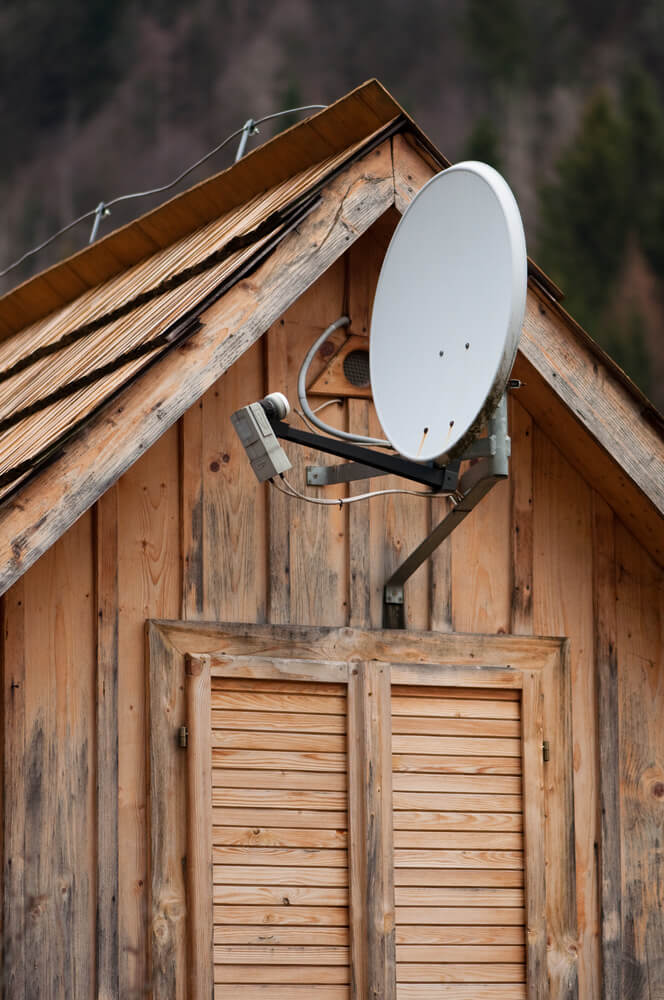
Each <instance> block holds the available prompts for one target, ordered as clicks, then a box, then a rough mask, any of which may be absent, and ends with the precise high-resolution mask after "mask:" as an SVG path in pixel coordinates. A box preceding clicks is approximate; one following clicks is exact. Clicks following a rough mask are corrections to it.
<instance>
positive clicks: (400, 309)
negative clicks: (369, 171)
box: [369, 161, 527, 462]
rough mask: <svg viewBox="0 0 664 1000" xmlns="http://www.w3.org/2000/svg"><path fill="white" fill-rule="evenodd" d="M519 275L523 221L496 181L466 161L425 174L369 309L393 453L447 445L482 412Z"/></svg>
mask: <svg viewBox="0 0 664 1000" xmlns="http://www.w3.org/2000/svg"><path fill="white" fill-rule="evenodd" d="M526 286H527V258H526V241H525V237H524V233H523V224H522V222H521V216H520V214H519V209H518V207H517V204H516V201H515V198H514V195H513V194H512V192H511V190H510V188H509V186H508V185H507V182H506V181H505V180H504V179H503V178H502V177H501V176H500V174H499V173H497V171H495V170H494V169H493V168H492V167H489V166H487V164H485V163H476V162H474V161H468V162H465V163H458V164H456V165H455V166H453V167H449V168H448V169H447V170H444V171H443V172H442V173H439V174H436V176H435V177H432V179H431V180H430V181H428V182H427V183H426V184H425V185H424V187H423V188H422V189H421V190H420V191H419V192H418V193H417V195H416V196H415V198H414V199H413V201H412V202H411V204H410V206H409V207H408V209H407V210H406V212H405V213H404V215H403V218H402V219H401V221H400V222H399V225H398V226H397V228H396V230H395V232H394V235H393V237H392V240H391V242H390V245H389V247H388V250H387V254H386V256H385V261H384V263H383V267H382V269H381V273H380V277H379V279H378V287H377V289H376V297H375V300H374V307H373V314H372V319H371V338H370V344H369V363H370V370H371V385H372V389H373V398H374V403H375V406H376V410H377V412H378V417H379V419H380V422H381V424H382V426H383V430H384V431H385V434H386V436H387V437H388V439H389V440H390V441H391V442H392V444H393V446H394V448H395V449H396V450H397V451H398V452H400V453H401V454H402V455H403V456H405V457H406V458H410V459H412V460H414V461H421V462H424V461H431V460H435V459H438V458H440V457H441V456H443V455H447V456H449V457H454V456H455V455H458V454H460V453H461V452H462V451H463V450H464V449H465V448H466V447H467V445H468V443H469V442H470V441H471V440H472V438H474V437H475V436H476V435H477V433H478V432H479V430H480V428H481V426H482V424H483V423H484V422H485V420H486V418H487V417H488V416H490V415H491V414H492V413H493V411H494V410H495V408H496V406H497V404H498V402H499V400H500V398H501V396H502V395H503V393H504V391H505V388H506V385H507V380H508V378H509V375H510V372H511V370H512V365H513V364H514V358H515V356H516V350H517V345H518V342H519V337H520V334H521V326H522V324H523V316H524V312H525V305H526Z"/></svg>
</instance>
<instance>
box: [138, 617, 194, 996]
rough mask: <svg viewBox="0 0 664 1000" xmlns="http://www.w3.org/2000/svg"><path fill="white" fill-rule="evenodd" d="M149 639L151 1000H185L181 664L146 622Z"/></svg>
mask: <svg viewBox="0 0 664 1000" xmlns="http://www.w3.org/2000/svg"><path fill="white" fill-rule="evenodd" d="M147 641H148V657H149V674H148V683H149V686H148V692H147V697H148V710H149V714H148V718H147V720H146V721H147V732H148V733H149V740H150V743H149V754H150V768H149V781H150V786H149V796H150V799H149V800H150V819H151V822H150V839H151V856H152V865H151V872H152V887H151V888H152V892H151V896H152V915H151V936H152V940H151V954H152V989H153V993H154V997H155V1000H166V998H177V1000H185V998H186V997H187V996H188V986H187V978H188V977H187V936H186V920H185V914H186V886H185V881H184V873H183V869H182V863H181V859H182V858H183V857H184V856H185V855H186V821H185V817H186V814H187V801H186V766H187V763H186V755H185V753H184V752H183V751H181V750H179V749H178V747H177V744H176V740H175V734H176V731H177V728H178V726H180V725H182V724H184V721H185V697H184V683H183V676H182V675H183V672H184V664H183V660H182V658H181V657H180V656H179V655H177V654H176V653H175V651H174V650H173V648H172V647H171V646H170V645H169V644H168V643H167V642H166V641H165V640H164V637H163V635H162V633H161V632H160V630H159V628H158V627H157V626H155V625H152V624H149V625H148V632H147Z"/></svg>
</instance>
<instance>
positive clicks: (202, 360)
mask: <svg viewBox="0 0 664 1000" xmlns="http://www.w3.org/2000/svg"><path fill="white" fill-rule="evenodd" d="M392 200H393V180H392V162H391V155H390V146H389V142H388V143H387V145H385V148H384V152H383V153H381V155H378V156H377V155H375V154H374V155H372V156H371V157H369V158H367V159H366V160H363V161H362V162H359V163H357V164H354V165H352V166H351V167H349V168H348V170H347V171H345V172H344V173H343V174H341V175H340V176H339V177H338V178H337V179H336V180H334V181H333V182H332V183H331V184H330V185H329V187H328V188H326V189H325V191H324V192H323V194H322V200H321V204H320V205H319V206H318V207H317V208H316V209H315V210H314V211H313V212H312V213H311V214H310V215H309V216H308V217H307V219H305V220H304V222H303V223H302V224H301V225H300V226H299V227H298V230H297V232H293V233H292V234H291V235H290V236H288V237H287V238H286V239H285V240H284V241H283V242H282V243H281V244H280V245H279V246H278V247H277V248H276V250H275V251H274V252H273V253H272V254H271V256H270V257H269V258H268V259H267V260H266V261H265V262H264V263H263V264H262V265H261V267H260V268H259V269H258V271H257V272H256V275H254V277H253V278H252V280H251V282H240V283H238V284H237V285H236V286H235V287H234V288H232V289H231V290H230V291H229V292H228V293H227V294H226V295H225V296H223V298H222V300H221V301H220V302H219V303H217V304H216V305H214V306H212V307H211V308H210V309H209V310H208V311H207V312H206V313H205V314H204V316H203V317H202V326H201V329H200V331H198V332H197V333H195V334H194V335H193V336H192V337H191V338H190V339H189V340H188V341H187V342H186V344H185V345H183V346H181V347H178V348H175V349H174V350H172V351H170V352H169V353H168V354H167V355H166V356H164V357H163V358H162V359H160V360H159V361H158V362H156V363H155V365H154V366H153V367H152V368H151V370H150V371H149V372H148V373H146V375H144V376H142V377H141V378H139V379H137V381H136V382H135V383H133V384H132V385H131V386H130V387H129V388H127V389H126V390H124V391H123V392H122V393H121V396H120V397H118V399H117V400H116V401H115V402H114V403H113V404H111V405H109V406H108V407H107V408H106V409H105V410H104V412H103V414H102V415H100V417H99V418H97V419H96V420H94V421H93V422H92V423H91V424H90V425H89V426H88V427H87V428H86V429H85V430H84V431H82V432H81V433H80V434H78V435H77V436H76V437H75V439H72V441H71V442H70V443H69V444H67V445H66V446H65V447H64V448H63V451H62V455H61V457H60V458H58V459H57V460H55V461H54V462H53V463H52V464H51V465H50V466H49V467H48V468H47V469H44V470H43V471H42V472H41V473H39V474H38V475H37V476H35V478H34V480H32V482H31V483H30V484H28V485H26V486H25V487H24V489H23V491H22V495H21V496H22V499H21V504H20V506H19V505H12V506H10V507H8V508H6V509H5V510H4V511H3V513H2V516H1V517H0V537H1V538H2V539H3V545H4V549H3V550H4V551H6V552H7V553H11V555H10V556H8V558H7V561H6V562H5V564H4V565H3V570H2V572H1V573H0V590H1V591H2V592H4V591H5V590H6V589H7V588H8V587H9V586H10V585H11V584H12V583H13V582H14V580H15V579H17V578H18V576H20V575H21V573H23V572H25V570H26V569H27V567H28V566H29V565H31V564H32V563H33V562H34V561H35V560H36V559H37V558H38V557H39V555H40V554H41V553H42V552H44V551H45V550H46V548H48V547H49V545H51V544H52V543H53V541H54V540H55V538H57V537H59V535H60V534H62V533H63V532H64V531H66V530H67V528H68V527H69V526H70V525H71V524H73V523H74V521H75V520H76V519H77V518H78V517H79V516H80V515H81V513H82V512H83V511H84V510H87V508H88V507H89V506H90V505H91V504H92V503H94V502H95V500H96V499H97V498H98V497H99V496H100V495H101V494H102V493H104V492H105V491H106V489H108V487H109V486H110V485H111V484H112V483H113V482H115V481H116V480H117V479H118V477H119V476H120V475H122V473H123V472H124V471H125V470H126V469H128V468H129V467H130V466H131V465H132V463H133V462H134V461H135V460H136V459H137V458H138V457H139V456H140V455H141V454H142V453H143V452H144V451H145V450H147V449H148V448H149V447H150V446H151V445H152V444H153V443H154V442H155V441H156V440H157V438H158V437H160V436H161V435H162V434H163V433H164V431H165V430H166V429H167V428H168V427H169V426H170V425H171V424H173V423H174V422H175V421H177V420H178V419H179V417H181V416H182V414H183V413H184V412H185V410H187V409H188V408H189V407H190V406H191V404H192V402H193V401H194V400H196V399H198V398H199V397H200V396H201V395H202V394H203V393H204V392H205V391H206V390H207V389H208V388H209V387H210V386H211V385H212V384H213V383H214V382H215V381H216V380H217V379H218V378H219V376H220V375H222V374H223V372H225V371H226V370H227V369H228V368H229V367H230V366H231V365H232V364H233V363H234V362H235V361H236V360H237V358H238V357H239V356H240V355H242V354H243V353H244V352H245V351H246V350H247V349H248V348H249V347H250V346H251V345H252V344H253V343H254V342H255V341H256V340H258V338H259V337H260V336H261V335H262V334H263V333H264V331H265V330H266V329H267V328H268V327H269V326H270V324H271V323H273V322H275V320H276V319H277V318H278V317H279V316H281V315H282V313H283V312H284V310H285V309H287V308H288V306H289V305H290V304H291V303H292V302H293V301H294V300H295V299H296V298H297V297H298V296H301V295H302V292H303V291H304V290H305V289H306V288H307V287H308V286H309V285H310V284H311V283H312V282H314V281H315V280H316V278H318V277H319V276H320V275H322V274H324V273H325V272H326V271H328V269H329V268H330V266H331V265H332V264H333V262H334V261H335V260H336V259H337V258H338V257H339V256H341V254H342V253H343V252H344V251H345V250H346V249H347V248H348V247H349V246H350V245H351V244H352V243H353V242H354V240H355V239H357V238H358V237H359V236H360V235H361V234H362V233H363V232H364V231H365V230H366V229H367V228H368V227H369V226H370V225H371V223H372V222H374V221H375V219H376V218H378V217H379V216H380V215H381V214H382V213H383V212H384V211H385V210H386V209H387V208H388V207H389V206H390V205H391V203H392ZM350 218H352V220H353V225H352V227H351V226H349V225H348V224H347V222H346V220H347V219H350ZM302 247H307V248H308V252H307V253H306V254H304V255H303V253H302ZM231 334H232V335H231ZM194 358H195V359H196V363H195V364H194V363H193V359H194ZM120 415H121V419H118V417H120ZM100 454H103V455H104V456H105V461H104V462H103V463H101V464H100V463H99V461H98V456H99V455H100ZM65 470H66V474H65ZM13 540H17V544H15V545H14V546H13V547H12V546H11V542H12V541H13Z"/></svg>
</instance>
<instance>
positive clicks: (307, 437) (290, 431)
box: [271, 420, 459, 493]
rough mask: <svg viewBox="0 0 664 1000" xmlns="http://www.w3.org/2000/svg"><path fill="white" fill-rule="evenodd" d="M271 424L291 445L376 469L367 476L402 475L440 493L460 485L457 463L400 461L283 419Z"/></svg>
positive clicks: (400, 458) (396, 456) (401, 459)
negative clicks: (305, 428) (309, 430)
mask: <svg viewBox="0 0 664 1000" xmlns="http://www.w3.org/2000/svg"><path fill="white" fill-rule="evenodd" d="M271 424H272V430H273V431H274V433H275V434H276V435H277V437H278V438H281V439H282V441H292V442H293V443H294V444H302V445H305V446H306V447H307V448H316V449H317V450H318V451H322V452H325V453H326V454H328V455H336V456H337V457H338V458H345V459H349V460H350V461H351V462H359V463H361V464H362V465H363V466H364V467H367V466H370V467H371V469H374V470H376V471H375V472H373V473H370V474H371V475H381V474H385V475H394V476H402V477H403V478H404V479H411V480H412V481H413V482H416V483H422V485H424V486H428V487H429V488H430V489H432V490H434V491H436V492H442V493H454V491H455V490H456V488H457V485H458V482H459V462H450V463H449V464H448V465H447V466H444V467H440V466H438V465H434V464H433V463H427V464H420V463H419V462H411V461H409V460H408V459H407V458H402V457H401V455H390V454H387V453H383V452H380V451H372V450H371V449H370V448H364V447H361V446H360V445H356V444H351V443H350V442H348V441H340V440H336V439H335V438H331V437H326V436H325V435H323V434H311V433H309V432H308V431H301V430H298V429H297V428H296V427H291V425H290V424H286V423H284V422H283V421H282V420H273V421H271ZM365 477H366V473H365ZM340 481H341V480H340Z"/></svg>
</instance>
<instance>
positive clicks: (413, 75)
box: [0, 0, 664, 409]
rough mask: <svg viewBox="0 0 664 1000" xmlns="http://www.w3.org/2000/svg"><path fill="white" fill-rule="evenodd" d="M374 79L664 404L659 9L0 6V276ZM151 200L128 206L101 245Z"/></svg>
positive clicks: (528, 3)
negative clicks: (509, 219)
mask: <svg viewBox="0 0 664 1000" xmlns="http://www.w3.org/2000/svg"><path fill="white" fill-rule="evenodd" d="M372 76H376V77H378V78H379V79H380V80H381V82H382V83H384V84H385V85H386V86H387V87H388V89H390V90H391V92H392V93H393V94H394V95H395V97H396V98H397V100H399V101H400V102H401V103H402V104H403V105H404V106H405V108H406V109H407V110H408V111H409V112H410V113H411V114H412V115H413V116H414V117H415V118H416V119H417V121H418V123H419V124H420V125H421V126H422V127H423V128H424V130H425V131H426V132H427V133H428V134H429V135H430V137H431V138H432V139H433V141H434V142H435V143H436V144H437V145H438V146H439V147H440V148H441V149H442V151H443V152H444V153H445V154H446V155H447V156H448V157H449V158H450V159H452V160H458V159H461V158H464V157H468V156H471V157H475V158H478V159H483V160H487V161H488V162H490V163H492V164H494V165H495V166H496V167H498V169H500V170H501V171H502V172H503V173H504V174H505V176H506V177H507V179H508V180H509V182H510V184H511V185H512V187H513V188H514V190H515V193H516V195H517V198H518V200H519V203H520V206H521V209H522V213H523V216H524V220H525V224H526V234H527V239H528V248H529V252H530V253H531V255H532V256H533V257H534V258H535V259H536V260H537V261H538V263H539V264H541V265H542V266H543V267H544V268H545V270H547V271H548V272H549V273H550V274H551V276H552V277H553V278H554V279H555V280H556V281H557V282H558V283H559V284H560V285H561V286H562V288H563V289H564V291H565V293H566V302H565V304H566V306H567V308H568V309H569V310H570V312H572V313H573V315H574V316H575V317H576V318H577V319H578V320H579V321H580V322H581V323H582V325H583V326H585V327H586V329H587V330H588V331H589V332H590V333H591V334H592V336H593V337H594V338H595V339H596V340H598V341H599V342H600V343H601V344H602V345H603V346H604V347H605V348H606V349H607V350H608V351H609V352H610V353H611V354H612V355H613V357H614V358H615V359H616V360H617V361H618V362H619V364H621V366H622V367H623V368H624V369H625V370H626V371H627V372H628V373H629V374H630V375H631V376H632V378H633V379H634V380H635V381H636V382H637V384H638V385H639V386H640V387H641V388H642V389H643V391H644V392H645V393H646V394H647V395H649V396H650V397H651V399H652V400H653V401H654V402H655V403H656V404H657V405H658V406H659V407H660V409H662V408H664V334H663V331H664V111H663V95H664V0H546V2H544V0H446V2H444V0H417V2H414V3H408V2H405V0H383V2H379V3H371V2H366V0H364V2H363V0H334V2H330V0H272V2H267V0H189V3H188V4H187V5H186V7H185V6H184V5H182V4H177V3H174V2H172V0H144V2H142V3H140V4H138V3H136V2H135V0H60V2H59V3H58V4H54V3H52V2H49V0H4V2H3V4H2V7H1V9H0V124H1V130H2V131H1V135H2V145H1V146H0V205H1V206H2V219H3V225H2V226H1V227H0V270H2V269H3V268H4V267H5V266H7V265H8V264H9V263H11V262H12V261H13V260H15V259H16V258H17V257H19V256H20V255H21V254H22V253H23V252H24V251H25V250H27V249H29V248H30V247H32V246H34V245H35V244H37V243H39V242H40V241H41V240H43V239H44V238H46V237H47V236H49V235H50V234H51V233H52V232H54V231H55V230H57V229H59V228H60V227H61V226H63V225H64V224H66V223H67V222H69V221H70V220H71V219H73V218H74V217H75V216H77V215H80V214H82V213H83V212H85V211H87V210H88V209H91V208H94V206H95V205H97V204H98V202H99V201H100V200H102V199H103V200H110V199H111V198H113V197H115V196H117V195H119V194H124V193H128V192H130V191H137V190H142V189H145V188H150V187H154V186H157V185H159V184H163V183H166V182H168V181H170V180H171V179H172V178H173V177H175V176H176V175H177V174H178V173H179V172H180V171H181V170H183V169H184V168H186V167H187V166H188V165H189V164H190V163H192V162H193V161H194V160H196V159H197V158H198V157H199V156H202V155H203V154H204V153H206V152H207V151H208V150H209V149H210V148H212V147H213V146H215V145H216V144H217V143H219V142H220V140H221V139H222V138H224V137H225V136H226V135H227V134H228V133H229V132H231V131H233V130H234V129H236V128H238V127H239V126H241V125H242V123H243V122H244V121H245V120H246V119H247V118H248V117H254V118H257V117H259V116H261V115H263V114H268V113H270V112H273V111H276V110H280V109H282V108H286V107H292V106H294V105H298V104H310V103H327V102H329V101H332V100H335V99H336V98H337V97H339V96H341V95H342V94H344V93H345V92H347V91H348V90H350V89H352V88H353V87H355V86H357V84H359V83H361V82H362V81H364V80H366V79H368V78H369V77H372ZM287 124H290V122H289V121H288V120H287V119H281V120H280V122H279V125H278V126H277V127H278V128H283V127H284V126H285V125H287ZM270 134H272V129H271V128H267V127H266V128H265V129H264V130H262V135H261V136H260V137H256V138H254V139H253V140H251V141H252V142H253V143H256V142H257V141H261V140H262V139H264V138H266V137H268V136H269V135H270ZM235 149H236V143H235V142H234V143H232V144H231V145H230V146H229V147H227V148H226V149H225V150H224V151H223V152H221V153H220V154H219V155H218V156H217V157H215V158H214V159H213V160H211V161H209V162H208V163H207V164H206V165H205V167H203V168H201V170H199V171H198V172H197V173H195V174H193V175H190V177H189V178H187V181H186V182H185V183H184V184H183V185H182V186H183V187H184V186H187V185H189V184H190V183H193V182H195V181H198V180H200V179H201V178H202V177H204V176H208V175H209V174H210V173H213V172H216V171H217V170H219V169H222V168H223V167H225V166H227V165H228V164H229V163H230V162H232V159H233V156H234V152H235ZM158 200H159V199H156V198H152V199H145V200H142V201H135V202H131V203H128V204H126V205H124V206H118V207H117V209H114V211H113V216H112V218H111V219H108V220H105V221H104V223H103V228H102V232H108V231H109V229H110V228H111V226H115V225H119V224H121V223H122V222H125V221H127V219H129V218H131V217H132V216H133V215H138V214H141V213H142V212H144V211H146V210H147V209H148V208H150V207H153V205H155V204H156V203H157V202H158ZM89 233H90V225H89V223H83V224H82V225H81V226H79V227H77V228H76V229H75V230H73V231H71V232H70V233H68V234H66V235H65V236H63V237H62V238H61V239H60V240H58V241H57V242H56V243H54V244H53V245H52V246H50V247H49V248H48V249H46V250H45V251H43V252H42V253H41V254H39V255H38V256H36V257H33V258H31V260H30V261H28V262H26V264H25V265H23V266H22V267H21V268H20V269H18V270H15V271H13V272H12V274H11V275H9V276H8V277H6V278H1V279H0V291H4V290H7V289H8V288H10V287H12V286H13V285H14V284H16V283H17V282H18V281H19V280H21V279H23V278H25V277H27V276H28V275H30V274H31V273H33V272H34V271H36V270H41V269H42V268H44V267H45V266H47V265H48V264H50V263H52V262H53V261H54V260H57V259H60V258H62V257H64V256H66V255H68V254H69V253H71V252H73V251H74V250H77V249H79V248H80V247H81V246H83V245H84V244H85V243H86V242H87V239H88V236H89Z"/></svg>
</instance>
